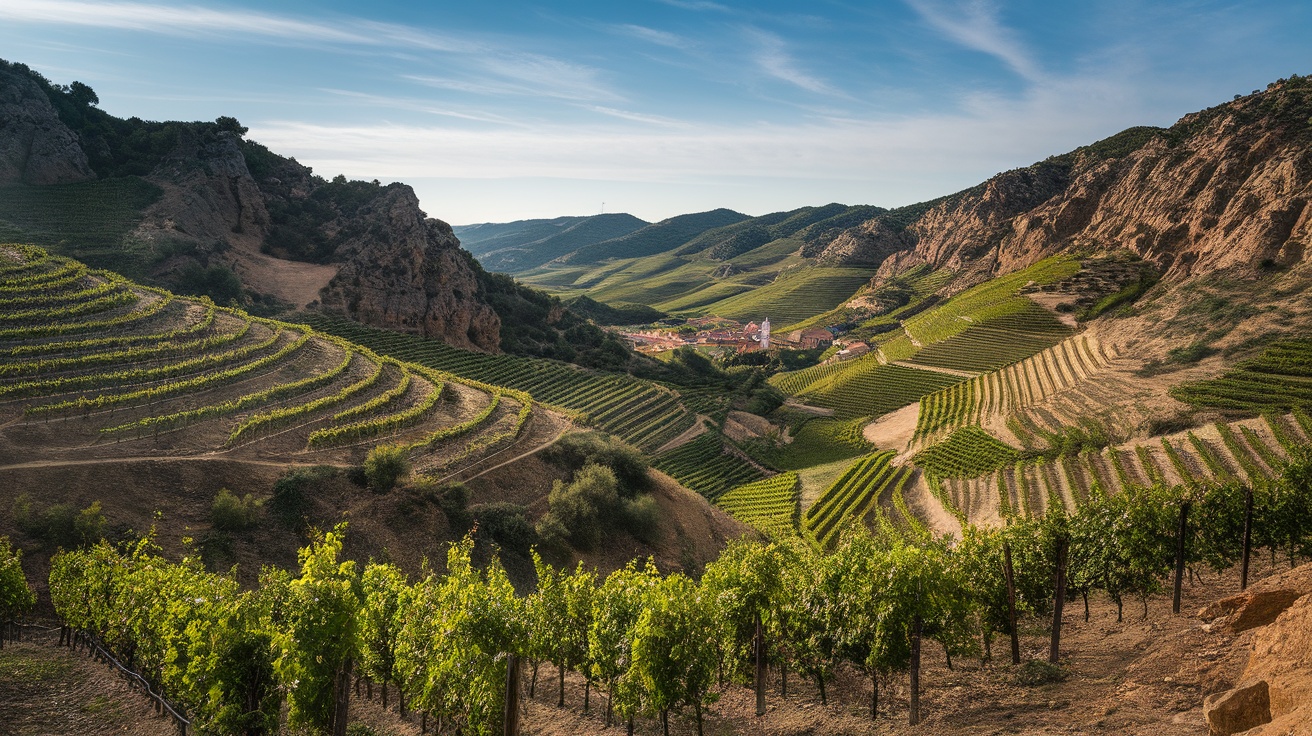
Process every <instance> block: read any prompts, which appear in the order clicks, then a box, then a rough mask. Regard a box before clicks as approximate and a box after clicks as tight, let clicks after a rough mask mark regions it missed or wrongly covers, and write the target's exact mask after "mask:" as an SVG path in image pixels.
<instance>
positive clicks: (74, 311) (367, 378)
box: [0, 246, 533, 468]
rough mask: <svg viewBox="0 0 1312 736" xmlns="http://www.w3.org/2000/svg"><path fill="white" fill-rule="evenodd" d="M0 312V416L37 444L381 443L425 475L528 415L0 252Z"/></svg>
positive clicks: (302, 332)
mask: <svg viewBox="0 0 1312 736" xmlns="http://www.w3.org/2000/svg"><path fill="white" fill-rule="evenodd" d="M0 303H3V304H4V305H5V306H6V308H7V309H6V311H5V312H4V314H3V316H0V356H2V357H3V362H2V363H0V406H8V407H11V408H14V409H21V417H20V421H19V423H18V424H16V425H14V426H15V428H16V429H17V431H20V432H24V433H27V434H29V435H31V436H33V437H41V438H42V441H43V442H46V443H48V444H49V445H50V446H52V447H59V446H70V443H72V444H71V446H77V445H78V443H82V444H84V445H85V444H88V443H91V444H95V445H96V446H97V447H100V448H102V450H103V451H109V450H110V449H111V448H112V451H113V452H115V453H123V452H127V453H129V454H131V453H144V452H148V451H156V450H158V449H159V448H173V447H180V446H185V447H187V448H189V450H188V451H191V452H195V451H205V450H214V449H215V448H219V449H220V451H231V450H236V449H237V448H241V447H246V446H248V445H255V446H257V447H258V448H259V449H260V451H262V452H267V451H275V452H280V453H284V454H302V455H305V456H307V457H315V458H319V457H323V458H336V457H340V456H341V455H342V453H343V452H345V453H346V454H347V455H348V456H354V455H360V454H363V452H364V451H365V450H367V449H368V448H369V447H372V446H373V445H374V444H377V443H379V442H384V441H386V442H393V443H397V442H399V443H400V444H402V445H404V446H405V447H407V448H408V449H409V450H410V452H411V454H412V455H413V456H414V457H415V459H416V464H417V465H418V466H419V467H420V468H435V467H443V466H447V465H450V464H452V463H454V462H457V461H459V460H461V459H463V458H465V457H469V456H470V455H472V454H475V453H478V452H481V451H483V450H486V449H488V448H490V447H492V446H494V445H497V444H498V443H502V442H504V441H506V440H509V439H513V438H514V437H517V436H518V435H519V434H520V432H521V431H522V430H523V428H524V426H525V424H526V423H527V422H528V420H529V419H530V417H531V414H532V407H533V403H532V400H531V399H530V398H529V396H528V395H527V394H526V393H524V392H522V391H518V390H516V389H513V388H504V387H500V386H495V385H491V384H488V383H485V382H479V381H477V380H471V379H469V378H464V377H460V376H454V375H450V374H447V373H444V372H441V371H438V370H434V369H432V368H428V367H425V366H420V365H415V364H412V363H407V362H403V361H401V360H397V359H395V358H391V357H385V356H380V355H378V354H377V353H375V352H373V351H372V350H369V349H368V348H365V347H361V346H360V345H357V344H354V343H351V342H349V341H347V340H345V339H343V338H340V337H337V336H334V335H329V334H324V333H321V332H316V331H314V330H313V329H311V328H309V327H306V326H304V325H293V324H287V323H284V322H278V321H276V320H270V319H264V318H258V317H252V316H250V315H248V314H246V313H244V312H242V311H240V310H236V309H230V308H226V307H217V306H215V305H214V304H213V303H211V302H209V301H207V300H204V299H200V300H188V299H181V298H178V297H175V296H173V295H172V294H169V293H168V292H165V291H162V290H158V289H152V288H147V287H143V286H139V285H136V284H133V283H132V282H130V281H127V280H125V279H123V278H121V277H118V276H115V275H113V274H109V273H107V272H102V271H92V270H88V269H86V268H85V267H84V266H82V265H81V264H78V263H76V262H75V261H71V260H69V259H65V258H62V257H59V256H53V255H50V254H48V253H46V252H45V251H42V250H41V249H38V248H34V247H31V246H0ZM70 429H71V430H72V431H70ZM106 442H108V443H109V444H108V445H106V444H105V443H106Z"/></svg>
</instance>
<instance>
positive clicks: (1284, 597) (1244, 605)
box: [1230, 590, 1303, 634]
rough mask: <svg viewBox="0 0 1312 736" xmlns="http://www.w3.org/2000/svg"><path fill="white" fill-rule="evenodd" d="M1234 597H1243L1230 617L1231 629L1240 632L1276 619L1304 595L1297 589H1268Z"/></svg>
mask: <svg viewBox="0 0 1312 736" xmlns="http://www.w3.org/2000/svg"><path fill="white" fill-rule="evenodd" d="M1233 597H1236V598H1240V599H1242V600H1240V601H1238V602H1237V607H1236V608H1235V609H1234V613H1233V614H1232V615H1231V619H1230V631H1232V632H1233V633H1236V634H1238V633H1239V632H1241V631H1248V630H1249V629H1254V628H1257V627H1258V626H1266V625H1267V624H1269V623H1271V622H1272V621H1275V620H1276V617H1277V616H1279V615H1280V614H1282V613H1284V612H1285V609H1287V608H1289V607H1290V606H1291V605H1293V604H1294V601H1296V600H1298V599H1299V598H1301V597H1303V596H1302V594H1301V593H1299V592H1298V591H1296V590H1268V591H1258V592H1253V591H1249V592H1247V593H1241V594H1240V595H1238V596H1233Z"/></svg>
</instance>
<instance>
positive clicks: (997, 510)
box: [914, 412, 1312, 523]
mask: <svg viewBox="0 0 1312 736" xmlns="http://www.w3.org/2000/svg"><path fill="white" fill-rule="evenodd" d="M1310 429H1312V418H1310V417H1309V416H1308V415H1306V414H1302V413H1301V412H1300V413H1297V414H1289V415H1278V414H1267V415H1264V416H1263V417H1261V418H1259V419H1247V420H1242V421H1239V422H1233V423H1217V424H1214V425H1212V426H1208V427H1201V428H1196V429H1193V430H1187V431H1185V432H1180V433H1176V434H1171V435H1166V436H1163V437H1157V438H1153V439H1151V440H1147V441H1142V442H1138V443H1132V444H1127V445H1120V446H1113V447H1109V448H1106V449H1103V450H1101V451H1094V450H1089V449H1084V450H1080V451H1078V452H1075V453H1072V454H1062V455H1054V454H1053V452H1054V451H1052V450H1049V451H1046V452H1045V453H1044V454H1034V453H1029V454H1028V455H1026V456H1025V457H1026V459H1022V454H1021V453H1018V452H1017V451H1016V450H1015V449H1014V448H1011V447H1008V446H1007V445H1005V444H1003V443H1001V442H999V441H998V440H996V439H994V438H993V437H992V436H990V435H988V434H987V433H985V432H983V431H982V430H979V429H977V428H973V427H966V428H963V429H961V430H958V431H957V432H954V433H953V434H952V435H951V436H950V437H949V438H948V439H947V440H944V441H941V442H939V443H937V444H934V445H931V446H929V447H928V448H926V449H924V450H922V451H921V452H920V453H919V454H917V455H916V456H915V458H914V462H915V463H916V464H917V465H919V466H920V467H922V468H923V469H924V470H925V472H926V476H927V477H928V478H930V479H931V481H930V483H931V489H933V490H934V492H935V494H936V496H938V497H939V499H940V500H941V501H942V502H943V504H944V506H945V507H947V508H948V509H949V511H951V512H953V513H954V514H956V515H957V516H958V517H959V518H964V519H968V520H970V521H972V522H975V523H984V522H987V521H988V520H990V519H997V518H999V517H1007V516H1010V515H1020V516H1038V515H1042V514H1044V513H1046V512H1047V510H1048V509H1051V508H1059V509H1065V510H1066V511H1073V510H1074V509H1076V508H1077V507H1078V505H1079V504H1081V503H1084V502H1085V501H1086V500H1087V499H1088V498H1089V497H1090V496H1091V495H1093V494H1095V493H1096V492H1104V493H1120V492H1122V491H1124V490H1125V489H1126V488H1129V487H1142V486H1151V485H1155V484H1158V485H1165V486H1173V485H1190V484H1198V483H1208V482H1215V483H1239V484H1244V485H1260V484H1263V483H1266V482H1267V481H1269V480H1270V479H1272V478H1274V477H1276V476H1278V475H1279V474H1280V473H1281V472H1282V471H1283V469H1284V467H1285V465H1286V464H1287V463H1288V461H1289V458H1290V455H1291V453H1292V452H1293V451H1294V450H1295V449H1296V448H1298V447H1300V446H1302V445H1305V444H1307V443H1308V441H1309V438H1310V437H1312V434H1310V433H1309V430H1310ZM967 448H969V450H967ZM985 458H987V459H988V461H987V462H986V461H985Z"/></svg>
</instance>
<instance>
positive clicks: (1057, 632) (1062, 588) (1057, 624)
mask: <svg viewBox="0 0 1312 736" xmlns="http://www.w3.org/2000/svg"><path fill="white" fill-rule="evenodd" d="M1067 546H1068V542H1067V539H1066V535H1065V534H1062V535H1061V536H1059V537H1057V572H1056V578H1057V579H1056V585H1055V586H1053V587H1054V588H1055V590H1054V592H1053V594H1052V646H1051V647H1050V648H1049V649H1048V661H1049V662H1051V663H1052V664H1057V661H1058V653H1059V651H1060V649H1061V612H1062V607H1063V605H1064V604H1065V603H1066V551H1067Z"/></svg>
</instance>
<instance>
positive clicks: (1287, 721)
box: [1243, 595, 1312, 736]
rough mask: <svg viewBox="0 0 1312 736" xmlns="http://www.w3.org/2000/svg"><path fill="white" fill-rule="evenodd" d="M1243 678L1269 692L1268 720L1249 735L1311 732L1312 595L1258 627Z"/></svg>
mask: <svg viewBox="0 0 1312 736" xmlns="http://www.w3.org/2000/svg"><path fill="white" fill-rule="evenodd" d="M1243 681H1244V682H1259V681H1261V682H1265V683H1266V684H1267V686H1268V688H1269V691H1270V703H1271V723H1269V724H1268V725H1266V726H1263V727H1262V728H1260V729H1255V730H1252V731H1249V732H1248V733H1249V734H1250V736H1259V735H1260V736H1274V734H1290V733H1312V596H1307V595H1305V596H1303V597H1302V598H1300V599H1298V601H1297V602H1295V603H1294V605H1292V606H1290V607H1289V608H1288V609H1286V610H1285V612H1284V613H1282V614H1280V616H1279V617H1278V618H1277V619H1276V620H1275V621H1273V622H1272V623H1271V624H1270V625H1268V626H1265V627H1263V628H1261V629H1258V630H1257V633H1256V636H1255V637H1254V639H1253V653H1252V655H1251V656H1250V657H1249V660H1248V667H1247V668H1245V670H1244V677H1243Z"/></svg>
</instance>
